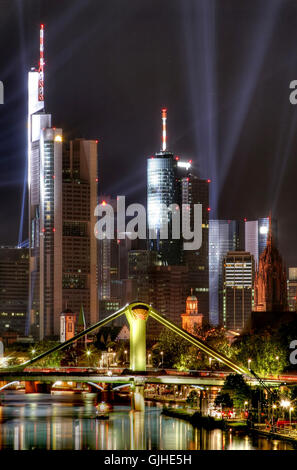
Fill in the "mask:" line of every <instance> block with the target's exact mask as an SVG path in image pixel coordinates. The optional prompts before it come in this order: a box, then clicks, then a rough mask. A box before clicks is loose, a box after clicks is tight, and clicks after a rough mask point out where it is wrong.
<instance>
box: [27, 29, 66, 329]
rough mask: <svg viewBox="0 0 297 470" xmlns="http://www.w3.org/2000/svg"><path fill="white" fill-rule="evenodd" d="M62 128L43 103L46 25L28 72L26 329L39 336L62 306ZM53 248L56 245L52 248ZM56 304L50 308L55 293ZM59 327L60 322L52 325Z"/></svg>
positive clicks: (50, 326) (49, 326)
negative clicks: (37, 57)
mask: <svg viewBox="0 0 297 470" xmlns="http://www.w3.org/2000/svg"><path fill="white" fill-rule="evenodd" d="M61 176H62V130H61V129H56V128H53V127H51V115H50V114H46V113H45V106H44V26H43V25H41V28H40V61H39V69H38V70H37V69H34V68H33V69H31V71H30V72H29V77H28V197H29V250H30V270H29V271H30V277H29V312H30V318H28V321H27V332H29V328H30V326H31V327H33V328H32V329H31V332H32V333H33V334H34V335H35V336H38V337H39V338H43V337H44V336H45V335H46V336H48V335H52V334H53V331H54V329H55V314H56V316H57V323H58V324H59V319H58V316H59V312H61V310H62V288H61V273H60V271H59V269H57V268H58V265H59V263H61V258H62V257H61V254H62V253H61V250H62V207H61V206H62V199H61V191H62V178H61ZM54 247H55V249H54ZM54 293H55V299H56V303H57V304H59V306H58V307H57V312H55V309H54V303H53V298H54ZM56 328H57V329H58V328H59V327H58V326H57V327H56Z"/></svg>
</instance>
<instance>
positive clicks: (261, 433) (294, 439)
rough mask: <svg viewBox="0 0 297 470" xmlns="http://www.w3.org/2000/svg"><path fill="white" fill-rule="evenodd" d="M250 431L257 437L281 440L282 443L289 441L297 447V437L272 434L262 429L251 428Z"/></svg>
mask: <svg viewBox="0 0 297 470" xmlns="http://www.w3.org/2000/svg"><path fill="white" fill-rule="evenodd" d="M249 431H250V432H251V433H252V434H254V435H257V436H262V437H267V438H269V439H279V440H281V441H288V442H291V443H294V445H295V446H297V435H290V434H289V433H284V432H271V431H268V430H266V429H261V428H260V427H257V426H256V427H253V428H249Z"/></svg>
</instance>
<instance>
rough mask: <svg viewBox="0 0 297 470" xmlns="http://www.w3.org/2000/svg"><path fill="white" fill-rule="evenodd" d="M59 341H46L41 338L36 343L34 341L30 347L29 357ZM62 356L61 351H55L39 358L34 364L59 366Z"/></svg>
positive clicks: (55, 344) (40, 352) (46, 349)
mask: <svg viewBox="0 0 297 470" xmlns="http://www.w3.org/2000/svg"><path fill="white" fill-rule="evenodd" d="M59 344H60V343H58V342H56V341H48V340H43V341H40V342H38V343H35V344H34V346H32V348H31V357H34V356H38V355H39V354H42V353H44V352H46V351H48V350H49V349H52V348H54V347H55V346H57V345H59ZM62 357H63V352H62V351H60V350H59V351H55V352H52V353H51V354H49V355H48V356H46V357H44V358H43V359H40V360H39V361H38V362H37V363H36V365H37V367H59V366H60V363H61V359H62Z"/></svg>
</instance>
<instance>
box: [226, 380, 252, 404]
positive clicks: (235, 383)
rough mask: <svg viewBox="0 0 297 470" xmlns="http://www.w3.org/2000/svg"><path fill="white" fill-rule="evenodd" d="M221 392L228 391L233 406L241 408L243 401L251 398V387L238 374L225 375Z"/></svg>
mask: <svg viewBox="0 0 297 470" xmlns="http://www.w3.org/2000/svg"><path fill="white" fill-rule="evenodd" d="M222 393H228V394H229V395H230V397H231V399H232V401H233V404H234V407H235V408H239V409H240V408H243V406H244V402H245V401H247V400H249V399H250V398H251V387H250V386H249V385H248V384H247V383H246V382H245V380H244V378H243V377H242V375H240V374H230V375H228V376H227V377H226V380H225V382H224V385H223V387H222Z"/></svg>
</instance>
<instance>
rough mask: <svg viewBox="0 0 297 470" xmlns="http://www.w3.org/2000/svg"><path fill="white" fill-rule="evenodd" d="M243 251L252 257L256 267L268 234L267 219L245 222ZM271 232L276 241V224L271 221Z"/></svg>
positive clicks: (274, 221)
mask: <svg viewBox="0 0 297 470" xmlns="http://www.w3.org/2000/svg"><path fill="white" fill-rule="evenodd" d="M244 225H245V251H248V252H250V253H251V254H252V255H253V256H254V260H255V263H256V265H257V266H258V264H259V256H260V255H261V254H262V253H263V251H264V250H265V248H266V245H267V239H268V232H269V217H262V218H259V219H257V220H245V224H244ZM272 231H273V234H274V239H275V240H277V224H276V220H274V219H272Z"/></svg>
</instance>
